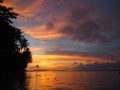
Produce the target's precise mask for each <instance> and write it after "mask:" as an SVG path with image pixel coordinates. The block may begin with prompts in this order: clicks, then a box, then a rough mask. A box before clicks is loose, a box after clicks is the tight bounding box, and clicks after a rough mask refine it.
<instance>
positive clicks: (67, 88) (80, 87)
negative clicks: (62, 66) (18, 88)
mask: <svg viewBox="0 0 120 90" xmlns="http://www.w3.org/2000/svg"><path fill="white" fill-rule="evenodd" d="M26 76H27V77H28V78H27V84H28V90H120V86H119V83H120V75H119V74H118V73H116V72H92V71H91V72H80V71H41V72H27V74H26Z"/></svg>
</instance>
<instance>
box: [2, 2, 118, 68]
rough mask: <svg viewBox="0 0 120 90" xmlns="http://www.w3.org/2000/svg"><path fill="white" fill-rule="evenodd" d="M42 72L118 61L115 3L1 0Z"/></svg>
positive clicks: (33, 64) (116, 8)
mask: <svg viewBox="0 0 120 90" xmlns="http://www.w3.org/2000/svg"><path fill="white" fill-rule="evenodd" d="M4 4H5V5H7V6H10V7H13V8H14V11H15V12H17V13H18V14H19V16H18V18H17V19H16V20H14V25H15V26H16V27H18V28H20V29H21V30H22V32H23V34H24V36H25V37H26V38H27V40H28V41H29V45H30V46H29V47H30V49H31V51H32V57H33V63H31V64H30V66H33V67H34V66H35V65H37V64H38V65H40V68H42V69H73V68H74V69H75V68H78V67H79V66H80V65H81V64H84V65H85V64H96V63H97V64H98V63H101V64H103V63H119V62H120V12H119V10H120V1H119V0H5V1H4Z"/></svg>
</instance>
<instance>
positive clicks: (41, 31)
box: [23, 24, 63, 39]
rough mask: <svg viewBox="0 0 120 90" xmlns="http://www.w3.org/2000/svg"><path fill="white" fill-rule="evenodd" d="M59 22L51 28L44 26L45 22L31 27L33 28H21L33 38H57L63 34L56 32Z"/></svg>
mask: <svg viewBox="0 0 120 90" xmlns="http://www.w3.org/2000/svg"><path fill="white" fill-rule="evenodd" d="M60 26H61V25H60V24H56V26H55V27H54V28H52V30H48V28H47V27H46V24H43V25H40V26H37V27H33V28H23V30H24V32H25V33H27V34H29V35H31V36H32V37H34V38H38V39H53V38H59V37H61V36H63V34H61V33H58V28H59V27H60Z"/></svg>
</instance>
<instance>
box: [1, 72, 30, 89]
mask: <svg viewBox="0 0 120 90" xmlns="http://www.w3.org/2000/svg"><path fill="white" fill-rule="evenodd" d="M0 90H28V89H27V85H26V75H25V73H24V72H19V73H14V72H1V73H0Z"/></svg>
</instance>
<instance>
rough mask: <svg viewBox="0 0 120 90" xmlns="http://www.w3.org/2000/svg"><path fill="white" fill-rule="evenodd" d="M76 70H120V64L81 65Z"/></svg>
mask: <svg viewBox="0 0 120 90" xmlns="http://www.w3.org/2000/svg"><path fill="white" fill-rule="evenodd" d="M75 70H120V62H118V63H97V62H95V63H89V64H87V65H83V64H79V65H77V67H75Z"/></svg>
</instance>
